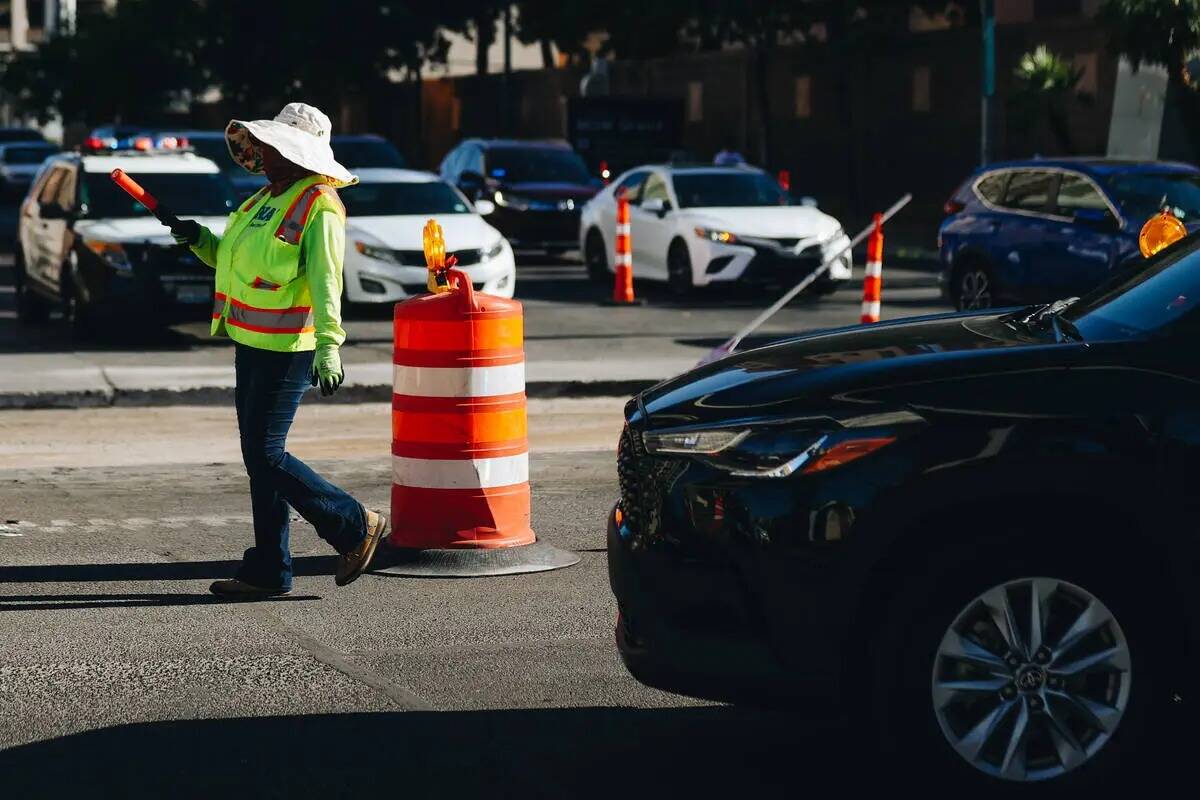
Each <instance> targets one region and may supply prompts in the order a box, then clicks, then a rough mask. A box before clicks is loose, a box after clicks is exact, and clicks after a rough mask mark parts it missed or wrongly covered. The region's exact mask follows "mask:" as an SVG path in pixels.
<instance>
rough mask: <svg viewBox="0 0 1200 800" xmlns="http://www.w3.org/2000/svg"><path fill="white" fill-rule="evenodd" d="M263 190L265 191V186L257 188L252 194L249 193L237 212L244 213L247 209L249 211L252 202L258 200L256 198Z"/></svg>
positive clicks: (260, 195)
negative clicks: (247, 198) (248, 196)
mask: <svg viewBox="0 0 1200 800" xmlns="http://www.w3.org/2000/svg"><path fill="white" fill-rule="evenodd" d="M265 191H267V187H266V186H264V187H263V188H261V189H259V190H258V191H257V192H255V193H254V194H252V195H250V199H249V200H247V201H246V202H245V203H242V207H241V208H239V209H238V213H239V214H245V213H246V212H247V211H249V210H250V209H251V208H253V206H254V204H255V203H257V202H258V198H260V197H262V194H263V192H265Z"/></svg>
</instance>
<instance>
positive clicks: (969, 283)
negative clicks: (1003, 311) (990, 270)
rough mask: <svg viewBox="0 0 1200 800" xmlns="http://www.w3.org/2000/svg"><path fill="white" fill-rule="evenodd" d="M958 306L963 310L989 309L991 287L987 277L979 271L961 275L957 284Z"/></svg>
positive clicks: (990, 304) (990, 305)
mask: <svg viewBox="0 0 1200 800" xmlns="http://www.w3.org/2000/svg"><path fill="white" fill-rule="evenodd" d="M958 296H959V304H960V305H961V306H962V308H963V310H964V311H965V310H970V309H978V308H991V307H992V286H991V282H990V281H989V280H988V275H987V273H986V272H984V271H983V270H981V269H975V270H970V271H968V272H965V273H963V276H962V280H961V281H960V283H959V292H958Z"/></svg>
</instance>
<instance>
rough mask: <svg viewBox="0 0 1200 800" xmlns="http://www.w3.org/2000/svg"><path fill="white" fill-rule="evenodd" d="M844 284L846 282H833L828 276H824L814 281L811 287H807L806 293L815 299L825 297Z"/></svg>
mask: <svg viewBox="0 0 1200 800" xmlns="http://www.w3.org/2000/svg"><path fill="white" fill-rule="evenodd" d="M846 283H847V282H846V281H844V280H834V279H833V278H830V277H829V276H825V277H823V278H818V279H817V280H816V281H814V282H813V285H812V286H810V287H809V289H808V291H809V292H810V293H811V294H814V295H816V296H817V297H826V296H828V295H831V294H833V293H834V292H836V291H837V290H838V289H840V288H842V287H843V286H845V285H846Z"/></svg>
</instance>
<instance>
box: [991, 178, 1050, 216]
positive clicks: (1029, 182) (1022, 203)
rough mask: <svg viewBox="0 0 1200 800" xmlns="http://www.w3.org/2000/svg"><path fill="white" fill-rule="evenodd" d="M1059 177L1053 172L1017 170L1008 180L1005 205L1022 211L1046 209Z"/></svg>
mask: <svg viewBox="0 0 1200 800" xmlns="http://www.w3.org/2000/svg"><path fill="white" fill-rule="evenodd" d="M1057 178H1058V176H1057V175H1056V174H1055V173H1053V172H1043V171H1041V170H1017V171H1016V172H1013V174H1012V177H1011V178H1009V180H1008V188H1007V189H1006V190H1005V191H1004V203H1003V205H1004V206H1005V207H1006V208H1015V209H1018V210H1020V211H1046V207H1047V205H1048V204H1049V203H1050V192H1051V190H1052V189H1053V188H1054V181H1055V180H1057Z"/></svg>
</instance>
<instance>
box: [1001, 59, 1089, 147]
mask: <svg viewBox="0 0 1200 800" xmlns="http://www.w3.org/2000/svg"><path fill="white" fill-rule="evenodd" d="M1013 74H1014V75H1015V76H1016V78H1017V89H1016V91H1015V92H1014V93H1013V95H1012V97H1011V99H1010V102H1011V104H1012V107H1013V109H1014V111H1015V112H1016V114H1017V117H1018V119H1023V120H1024V123H1025V124H1026V125H1029V126H1033V125H1036V124H1037V123H1038V121H1039V120H1041V119H1045V120H1046V122H1047V123H1048V124H1049V126H1050V130H1051V132H1053V134H1054V137H1055V138H1056V139H1057V140H1058V145H1059V147H1060V148H1061V149H1062V150H1063V152H1065V153H1067V154H1068V155H1074V154H1075V152H1076V147H1075V142H1074V140H1073V139H1072V137H1071V127H1070V125H1069V124H1068V121H1067V113H1068V107H1069V105H1070V104H1071V103H1072V102H1073V101H1075V100H1076V99H1078V98H1083V97H1084V96H1083V95H1081V94H1080V93H1079V92H1078V91H1077V87H1078V86H1079V80H1080V78H1082V77H1083V70H1081V69H1076V68H1075V67H1073V66H1072V65H1071V63H1070V62H1069V61H1067V60H1066V59H1064V58H1062V57H1061V56H1059V55H1057V54H1055V53H1053V52H1051V51H1050V48H1048V47H1046V45H1041V46H1039V47H1037V48H1036V49H1034V50H1033V51H1031V52H1028V53H1026V54H1025V55H1023V56H1021V60H1020V61H1019V62H1018V64H1017V68H1016V70H1014V71H1013Z"/></svg>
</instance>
